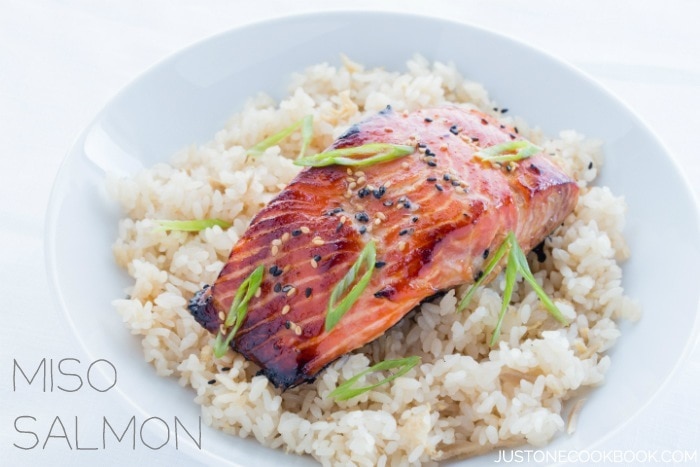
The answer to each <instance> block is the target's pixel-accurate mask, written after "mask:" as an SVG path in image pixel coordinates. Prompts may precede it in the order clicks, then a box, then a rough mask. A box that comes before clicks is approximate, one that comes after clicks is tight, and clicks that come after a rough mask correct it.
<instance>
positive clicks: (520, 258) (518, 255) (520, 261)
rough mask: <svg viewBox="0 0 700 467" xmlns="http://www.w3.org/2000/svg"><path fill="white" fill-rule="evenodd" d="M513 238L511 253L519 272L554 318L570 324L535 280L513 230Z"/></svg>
mask: <svg viewBox="0 0 700 467" xmlns="http://www.w3.org/2000/svg"><path fill="white" fill-rule="evenodd" d="M511 235H512V238H513V245H514V247H513V252H512V253H511V254H512V255H513V256H514V257H515V262H516V263H517V265H518V272H519V273H520V275H522V276H523V279H525V280H526V281H527V283H528V284H530V287H532V290H534V291H535V293H536V294H537V297H539V299H540V301H541V302H542V304H543V305H544V307H545V308H546V309H547V311H549V313H550V314H551V315H552V316H554V318H555V319H556V320H557V321H559V322H560V323H562V324H563V325H565V326H566V325H568V324H569V321H568V320H567V319H566V318H565V317H564V315H563V314H562V313H561V311H559V308H557V306H556V305H555V304H554V302H552V299H550V298H549V296H548V295H547V293H546V292H545V291H544V290H542V287H540V284H538V283H537V281H536V280H535V276H533V275H532V271H530V266H529V265H528V264H527V258H526V257H525V253H523V250H522V249H521V248H520V245H518V242H517V241H516V240H515V235H514V234H513V233H512V232H511Z"/></svg>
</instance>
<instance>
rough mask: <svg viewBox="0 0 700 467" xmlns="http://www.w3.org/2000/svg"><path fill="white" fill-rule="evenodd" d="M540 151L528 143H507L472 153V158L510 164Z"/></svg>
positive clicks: (537, 147) (523, 141)
mask: <svg viewBox="0 0 700 467" xmlns="http://www.w3.org/2000/svg"><path fill="white" fill-rule="evenodd" d="M540 151H542V148H541V147H539V146H536V145H534V144H532V143H531V142H529V141H525V140H521V141H509V142H507V143H501V144H496V145H495V146H490V147H488V148H485V149H481V150H479V151H477V152H476V153H474V157H478V158H479V159H482V160H485V161H489V162H510V161H519V160H520V159H526V158H528V157H530V156H534V155H535V154H537V153H538V152H540Z"/></svg>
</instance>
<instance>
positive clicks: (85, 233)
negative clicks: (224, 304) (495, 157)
mask: <svg viewBox="0 0 700 467" xmlns="http://www.w3.org/2000/svg"><path fill="white" fill-rule="evenodd" d="M416 52H419V53H421V54H422V55H424V56H425V57H427V58H428V59H430V60H440V61H446V62H450V61H451V62H454V63H455V64H456V66H457V68H458V69H459V70H460V71H461V72H462V73H463V74H464V75H465V76H467V77H469V78H470V79H474V80H476V81H479V82H482V83H484V84H485V86H486V87H487V89H488V90H489V91H490V92H491V95H492V97H493V98H494V99H496V100H497V101H498V102H499V103H501V104H502V105H504V106H507V107H508V108H509V109H510V111H511V113H513V114H516V115H521V116H523V117H525V118H526V119H527V120H528V121H529V122H531V123H532V124H537V125H539V126H541V127H542V129H543V130H544V131H545V132H546V133H547V134H556V133H557V132H558V131H560V130H563V129H570V128H573V129H576V130H578V131H579V132H582V133H585V134H586V135H587V136H590V137H596V138H601V139H603V140H604V141H605V145H604V150H605V154H606V161H605V165H604V167H603V171H602V175H601V177H600V179H599V183H601V184H605V185H608V186H610V187H611V188H612V190H613V191H614V192H615V193H616V194H622V195H624V196H625V198H626V200H627V203H628V204H629V212H628V216H627V219H628V223H627V228H626V236H627V239H628V240H629V245H630V248H631V251H632V253H633V254H632V259H631V260H630V261H629V262H627V263H626V264H625V266H624V272H625V276H624V286H625V288H626V291H627V293H628V294H629V295H631V296H632V297H634V298H636V299H638V300H639V301H640V302H641V304H642V306H643V311H644V315H643V318H642V320H641V321H640V322H639V323H636V324H629V323H623V324H622V329H623V335H622V337H621V338H620V340H619V342H618V344H617V345H616V347H615V348H614V350H612V351H611V352H610V355H611V356H612V368H611V369H610V371H609V373H608V376H607V379H606V382H605V384H604V385H603V386H602V387H600V388H598V389H597V390H595V391H593V392H592V393H591V395H590V397H589V398H588V401H587V402H586V404H585V407H584V410H583V412H582V413H581V416H580V420H579V424H578V428H577V430H576V432H575V434H573V435H572V436H566V435H561V436H559V437H557V438H556V439H555V440H554V442H553V443H552V444H551V445H550V448H551V449H590V448H592V447H593V446H594V445H595V444H597V443H598V442H600V441H601V440H602V439H604V438H605V437H607V436H609V435H610V434H611V433H612V432H614V431H615V430H617V429H619V428H620V427H622V426H623V425H625V424H626V423H628V422H629V421H630V420H631V419H632V418H633V417H634V415H635V414H637V413H638V412H639V411H640V410H641V409H642V407H644V406H645V405H646V404H648V403H649V401H650V400H651V399H652V398H653V396H654V395H655V394H656V393H657V392H658V391H659V390H660V388H661V387H662V386H663V384H664V382H665V381H666V380H667V379H668V378H669V376H670V375H671V373H672V372H673V371H674V369H675V368H676V366H677V363H678V362H680V361H681V359H682V358H683V356H684V354H685V353H686V350H687V349H688V347H689V344H690V341H691V340H692V337H693V336H695V335H697V327H698V324H697V321H698V320H697V318H696V316H697V312H698V303H699V302H700V300H699V293H700V287H698V284H697V279H696V277H697V275H696V274H695V273H694V271H695V267H696V266H697V265H698V264H700V248H699V246H698V239H700V221H699V218H698V210H697V205H696V203H695V202H694V200H693V196H692V195H691V191H690V189H689V188H688V185H687V184H686V182H685V181H684V179H683V176H682V174H681V171H680V170H679V168H678V167H677V166H676V165H674V162H673V159H672V158H671V157H670V156H669V154H668V152H667V151H666V150H665V149H664V148H663V146H662V145H661V144H660V143H659V142H658V140H657V139H656V138H655V136H654V135H653V134H652V133H651V132H650V131H649V129H647V128H646V127H645V125H644V124H642V123H641V122H640V121H639V119H638V118H637V117H635V116H634V115H633V114H632V112H630V111H629V110H628V109H627V108H625V106H624V105H622V104H621V103H620V102H619V101H618V100H617V99H615V98H614V97H613V96H611V95H610V94H609V93H608V92H606V91H605V90H604V89H602V88H601V87H600V86H599V85H597V84H596V83H595V82H593V81H592V80H591V79H590V78H588V77H586V76H585V75H584V74H582V73H581V72H579V71H577V70H576V69H574V68H572V67H571V66H569V65H566V64H564V63H562V62H560V61H558V60H557V59H555V58H553V57H550V56H548V55H546V54H544V53H542V52H540V51H538V50H535V49H533V48H532V47H529V46H527V45H524V44H522V43H520V42H517V41H515V40H513V39H510V38H508V37H504V36H502V35H498V34H494V33H492V32H489V31H486V30H483V29H480V28H477V27H474V26H468V25H465V24H457V23H452V22H449V21H443V20H437V19H431V18H426V17H418V16H408V15H401V14H390V13H358V12H353V13H345V12H337V13H323V14H313V15H303V16H294V17H288V18H283V19H279V20H275V21H270V22H264V23H258V24H254V25H252V26H247V27H244V28H240V29H236V30H232V31H229V32H226V33H224V34H220V35H218V36H215V37H212V38H210V39H207V40H205V41H203V42H200V43H198V44H196V45H194V46H192V47H189V48H187V49H185V50H183V51H181V52H179V53H177V54H175V55H173V56H172V57H170V58H168V59H167V60H165V61H163V62H161V63H159V64H157V65H156V66H154V67H153V68H151V69H150V70H149V71H148V72H146V73H145V74H143V75H142V76H141V77H139V78H138V79H136V80H135V81H134V82H132V83H131V84H130V85H129V86H127V87H126V88H125V89H124V90H123V91H122V92H120V93H119V94H118V95H117V96H116V97H115V98H114V99H113V100H112V101H111V102H110V103H109V104H108V105H107V106H106V107H105V109H104V110H103V111H102V112H100V113H99V114H98V115H97V117H95V120H94V121H93V122H92V123H91V124H90V125H89V126H88V127H87V128H86V129H85V131H84V132H83V133H82V135H81V136H80V137H79V138H78V140H77V141H76V143H75V145H74V146H73V148H72V149H71V150H70V152H69V153H68V155H67V157H66V159H65V162H64V164H63V166H62V168H61V170H60V173H59V175H58V177H57V180H56V182H55V186H54V190H53V194H52V199H51V203H50V207H49V212H48V219H47V226H48V228H47V234H46V246H47V248H46V252H47V263H48V271H49V275H50V282H51V283H52V286H53V292H54V294H55V296H56V298H57V300H58V302H59V304H60V308H61V309H62V310H63V312H64V313H65V319H67V320H69V321H70V322H71V324H72V327H73V329H74V331H75V334H76V337H77V338H78V339H79V340H80V341H81V343H82V345H83V346H84V348H85V350H86V351H87V353H88V354H89V356H91V357H92V358H93V359H97V358H106V359H108V360H110V361H111V362H112V363H113V364H114V365H115V367H116V368H117V369H118V374H119V379H118V385H117V388H118V390H119V391H121V392H122V394H123V395H124V397H125V398H126V399H128V401H129V402H130V403H131V404H132V405H133V406H134V408H135V409H138V410H139V411H140V413H141V415H143V418H142V419H141V420H144V419H145V418H146V417H147V416H151V415H157V416H159V417H161V418H164V419H170V420H172V417H173V416H177V417H178V418H179V419H180V420H182V421H183V423H184V424H185V426H188V427H192V426H193V424H196V420H197V417H198V415H199V408H198V406H197V405H196V404H195V403H194V402H192V399H193V397H194V393H193V392H191V391H189V390H186V389H183V388H181V387H180V386H178V384H177V383H176V382H175V381H173V380H170V379H164V378H160V377H158V376H156V374H155V371H153V369H152V368H151V367H150V366H149V365H147V364H146V363H144V361H143V357H142V352H141V345H140V343H139V341H138V340H137V339H136V338H135V337H133V336H131V335H130V334H129V332H128V331H127V329H126V328H125V326H124V325H123V324H122V322H121V320H120V318H119V316H118V315H117V313H116V312H115V311H114V310H113V309H112V307H111V305H110V302H111V301H112V300H113V299H114V298H118V297H120V296H122V295H123V290H124V287H125V286H126V285H127V284H128V278H127V276H126V275H125V273H124V272H122V271H121V270H120V269H119V268H118V267H117V266H116V265H115V264H114V261H113V259H112V254H111V244H112V242H113V241H114V240H115V239H116V236H117V230H116V229H117V220H118V218H119V212H118V209H117V207H116V206H115V205H114V203H112V202H111V201H109V200H108V199H107V197H106V195H105V192H104V188H103V186H104V175H105V171H107V170H110V171H117V172H127V173H133V172H134V171H136V170H138V169H139V168H142V167H148V166H151V165H153V164H155V163H158V162H164V161H167V160H168V159H169V157H170V156H171V155H172V154H173V153H174V152H175V151H176V150H178V149H181V148H183V147H185V146H187V145H190V144H192V143H203V142H205V141H207V140H209V139H210V138H211V137H212V135H213V134H214V133H215V132H216V131H217V129H219V128H221V127H222V126H223V124H224V122H225V120H226V119H227V117H228V116H230V115H231V114H232V113H234V112H235V111H237V110H239V109H240V108H241V106H242V103H243V102H244V100H245V99H246V98H247V97H249V96H251V95H253V94H255V93H257V92H259V91H265V92H267V93H269V94H272V95H273V96H274V97H277V98H280V97H282V96H284V95H285V94H286V85H287V83H288V80H289V76H290V74H291V73H292V72H294V71H300V70H303V69H304V68H305V67H306V66H308V65H311V64H314V63H318V62H322V61H328V62H334V63H338V62H339V55H340V54H341V53H344V54H347V55H348V56H350V57H352V58H353V59H354V60H358V61H360V62H362V63H364V64H366V65H368V66H383V67H385V68H387V69H403V68H404V63H405V61H406V60H407V59H408V58H410V57H411V56H412V55H413V54H414V53H416ZM202 444H203V445H202V449H201V450H199V449H197V448H195V447H194V445H193V444H192V443H189V444H188V445H187V446H185V447H184V450H183V446H182V445H181V446H180V449H181V450H183V453H184V452H188V453H190V454H191V455H192V456H194V457H196V458H197V459H199V460H202V461H205V462H208V463H214V462H217V463H231V464H236V463H240V464H242V465H252V464H253V463H255V465H257V466H260V467H262V466H265V465H279V464H280V463H283V465H292V464H293V465H312V464H313V461H312V460H311V459H309V458H301V457H296V456H289V455H285V454H284V453H282V452H281V451H273V450H270V449H268V448H264V447H261V446H259V445H258V444H257V443H256V442H255V441H251V440H242V439H238V438H236V437H231V436H228V435H225V434H223V433H221V432H218V431H217V430H214V429H210V428H208V427H203V433H202ZM493 459H495V454H493V455H487V456H484V457H481V458H479V459H476V460H475V459H472V460H466V461H463V463H464V465H477V464H481V463H483V462H488V461H492V460H493Z"/></svg>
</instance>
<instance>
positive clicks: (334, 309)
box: [325, 241, 377, 332]
mask: <svg viewBox="0 0 700 467" xmlns="http://www.w3.org/2000/svg"><path fill="white" fill-rule="evenodd" d="M376 256H377V251H376V248H375V246H374V242H373V241H372V242H369V243H368V244H367V245H366V246H365V247H364V248H363V249H362V252H360V256H358V257H357V260H356V261H355V264H353V265H352V267H351V268H350V270H349V271H348V272H347V273H346V274H345V277H343V278H342V279H341V280H340V282H338V283H337V284H336V286H335V287H333V291H332V292H331V298H330V300H329V301H328V311H327V312H326V325H325V330H326V332H329V331H330V330H331V329H333V328H334V327H335V325H336V324H338V321H340V318H342V317H343V315H344V314H345V313H346V312H347V311H348V310H349V309H350V307H351V306H352V305H353V303H355V301H357V299H358V298H359V297H360V295H361V294H362V292H363V291H364V290H365V288H367V285H368V284H369V281H370V279H371V278H372V273H373V272H374V267H375V266H374V263H375V259H376ZM363 266H364V267H365V269H367V271H366V272H365V273H364V274H363V275H362V277H361V278H360V279H359V280H358V281H357V284H355V285H354V286H353V287H352V288H351V289H350V291H349V292H348V288H350V285H351V284H352V283H353V282H355V278H356V277H357V275H358V274H359V272H360V269H362V267H363ZM346 292H347V294H346ZM343 295H345V297H343V298H342V299H341V298H340V297H342V296H343ZM338 300H340V301H338Z"/></svg>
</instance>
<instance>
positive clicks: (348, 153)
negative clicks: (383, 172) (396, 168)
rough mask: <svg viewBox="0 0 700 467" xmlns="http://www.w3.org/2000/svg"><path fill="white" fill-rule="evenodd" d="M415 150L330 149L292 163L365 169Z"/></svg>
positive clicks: (367, 146) (396, 146)
mask: <svg viewBox="0 0 700 467" xmlns="http://www.w3.org/2000/svg"><path fill="white" fill-rule="evenodd" d="M415 150H416V148H415V147H414V146H407V145H404V144H389V143H368V144H363V145H362V146H355V147H352V148H341V149H332V150H330V151H326V152H321V153H318V154H314V155H313V156H306V157H302V158H299V159H297V160H296V161H294V163H295V164H296V165H301V166H305V167H325V166H328V165H348V166H355V167H365V166H368V165H374V164H380V163H382V162H389V161H393V160H394V159H398V158H399V157H403V156H407V155H409V154H413V153H414V152H415ZM366 156H369V157H366Z"/></svg>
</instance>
